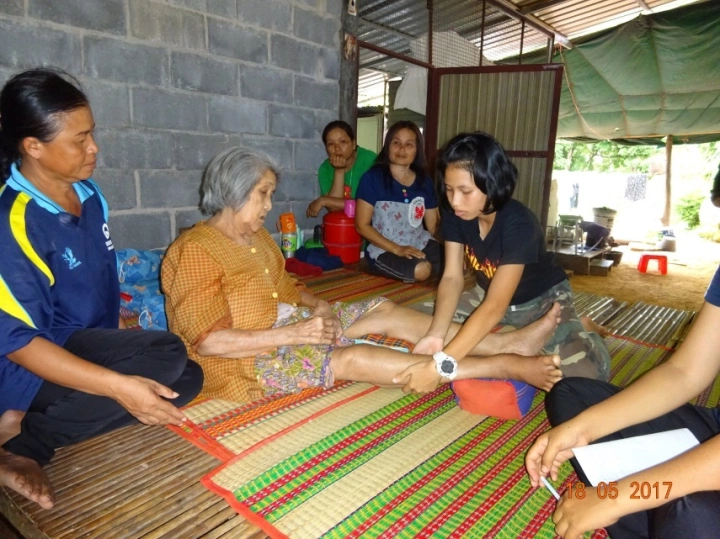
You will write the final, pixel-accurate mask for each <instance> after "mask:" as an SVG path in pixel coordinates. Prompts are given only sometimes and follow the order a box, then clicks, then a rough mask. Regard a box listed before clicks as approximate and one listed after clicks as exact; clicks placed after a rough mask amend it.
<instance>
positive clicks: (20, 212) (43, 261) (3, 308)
mask: <svg viewBox="0 0 720 539" xmlns="http://www.w3.org/2000/svg"><path fill="white" fill-rule="evenodd" d="M74 188H75V191H76V192H77V194H78V196H79V197H80V202H81V203H82V214H81V216H80V217H76V216H74V215H71V214H68V213H67V212H65V211H64V210H63V209H62V208H61V207H60V206H58V205H57V204H55V203H54V202H53V201H52V200H50V199H49V198H48V197H46V196H45V195H43V194H42V193H41V192H40V191H38V190H37V189H36V188H35V187H34V186H33V184H32V183H30V182H29V181H28V180H27V179H26V178H25V177H24V176H23V175H22V174H21V173H20V172H19V171H18V169H17V167H16V166H15V165H13V166H12V174H11V176H10V178H8V180H7V181H6V183H5V185H4V186H2V187H0V245H2V254H1V255H0V414H2V413H3V412H4V411H5V410H9V409H13V410H21V411H26V410H27V409H28V407H29V406H30V403H31V402H32V400H33V398H34V397H35V394H36V393H37V391H38V389H39V388H40V385H41V384H42V380H41V379H40V378H38V377H37V376H35V375H34V374H32V373H30V372H28V371H27V370H26V369H24V368H23V367H21V366H19V365H17V364H16V363H13V362H12V361H10V360H9V359H8V358H7V354H9V353H12V352H14V351H16V350H19V349H20V348H23V347H24V346H26V345H27V344H28V343H29V342H30V341H31V340H32V339H34V338H35V337H43V338H45V339H48V340H50V341H52V342H54V343H55V344H57V345H59V346H62V345H63V344H64V343H65V341H66V340H67V339H68V337H69V336H70V335H71V334H72V333H73V332H75V331H76V330H78V329H83V328H117V327H118V317H119V314H118V313H119V302H120V296H119V294H120V291H119V284H118V276H117V266H116V259H115V249H114V246H113V243H112V240H111V239H110V230H109V228H108V222H107V221H108V210H107V202H106V201H105V198H104V197H103V196H102V193H101V192H100V189H99V188H98V187H97V185H96V184H95V183H94V182H92V181H91V180H86V181H81V182H78V183H76V184H74Z"/></svg>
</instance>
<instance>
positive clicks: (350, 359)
mask: <svg viewBox="0 0 720 539" xmlns="http://www.w3.org/2000/svg"><path fill="white" fill-rule="evenodd" d="M357 352H358V347H357V346H346V347H343V348H336V349H335V350H333V352H332V356H331V357H330V369H331V370H332V373H333V377H334V378H335V380H355V379H356V377H355V376H354V375H355V364H356V362H357Z"/></svg>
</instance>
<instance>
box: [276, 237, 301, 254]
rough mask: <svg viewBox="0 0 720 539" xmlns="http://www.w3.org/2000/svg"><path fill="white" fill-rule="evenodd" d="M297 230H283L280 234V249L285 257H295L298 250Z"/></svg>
mask: <svg viewBox="0 0 720 539" xmlns="http://www.w3.org/2000/svg"><path fill="white" fill-rule="evenodd" d="M297 245H298V235H297V232H283V234H282V236H280V250H281V251H282V254H283V256H284V257H285V258H294V257H295V251H297Z"/></svg>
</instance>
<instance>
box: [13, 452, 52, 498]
mask: <svg viewBox="0 0 720 539" xmlns="http://www.w3.org/2000/svg"><path fill="white" fill-rule="evenodd" d="M0 487H8V488H9V489H12V490H14V491H15V492H17V493H18V494H20V495H22V496H24V497H25V498H27V499H28V500H30V501H33V502H35V503H37V504H38V505H40V507H42V508H43V509H52V507H53V506H54V505H55V494H54V493H53V490H52V487H51V486H50V481H49V480H48V478H47V475H45V472H44V471H43V469H42V468H41V467H40V465H39V464H38V463H37V462H35V461H34V460H31V459H29V458H27V457H20V456H18V455H13V454H12V453H8V452H7V451H5V450H3V449H0Z"/></svg>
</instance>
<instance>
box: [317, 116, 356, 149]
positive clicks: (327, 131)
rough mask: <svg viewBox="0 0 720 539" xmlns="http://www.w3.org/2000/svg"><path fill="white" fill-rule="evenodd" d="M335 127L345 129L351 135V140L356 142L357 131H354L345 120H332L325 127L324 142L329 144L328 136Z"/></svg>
mask: <svg viewBox="0 0 720 539" xmlns="http://www.w3.org/2000/svg"><path fill="white" fill-rule="evenodd" d="M333 129H342V130H343V131H345V134H346V135H347V136H348V137H350V140H352V141H353V142H355V131H353V128H352V126H351V125H350V124H349V123H347V122H343V121H342V120H335V121H333V122H330V123H329V124H327V125H326V126H325V129H323V132H322V141H323V144H325V145H327V136H328V135H329V134H330V131H332V130H333Z"/></svg>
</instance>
